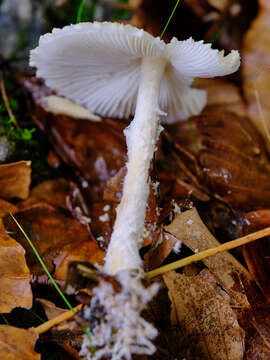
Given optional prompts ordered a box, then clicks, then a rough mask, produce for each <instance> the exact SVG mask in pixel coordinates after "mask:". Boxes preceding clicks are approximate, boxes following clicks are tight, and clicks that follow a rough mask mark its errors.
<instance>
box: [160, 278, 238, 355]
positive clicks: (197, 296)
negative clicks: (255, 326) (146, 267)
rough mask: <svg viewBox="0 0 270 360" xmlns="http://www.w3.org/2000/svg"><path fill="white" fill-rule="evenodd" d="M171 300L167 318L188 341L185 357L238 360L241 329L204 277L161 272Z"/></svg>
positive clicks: (234, 316) (234, 315)
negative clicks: (170, 309) (178, 328)
mask: <svg viewBox="0 0 270 360" xmlns="http://www.w3.org/2000/svg"><path fill="white" fill-rule="evenodd" d="M163 278H164V281H165V284H166V285H167V287H168V289H169V297H170V300H171V302H172V312H171V320H172V323H173V324H175V325H179V327H180V328H181V329H182V334H183V338H182V339H179V341H183V344H186V345H187V344H188V345H189V346H188V349H187V351H186V354H185V358H186V359H187V360H242V359H243V355H244V331H243V330H242V329H241V328H240V326H239V324H238V321H237V317H236V314H235V313H234V312H233V310H232V309H231V307H230V305H229V303H228V302H227V301H226V300H225V299H224V298H223V297H222V296H221V295H220V294H219V293H218V292H217V289H216V288H215V287H214V286H213V285H212V284H211V283H210V282H208V281H207V280H206V279H205V278H204V277H200V276H199V275H198V276H191V277H187V276H185V275H181V274H176V273H175V272H171V273H168V274H166V275H164V277H163Z"/></svg>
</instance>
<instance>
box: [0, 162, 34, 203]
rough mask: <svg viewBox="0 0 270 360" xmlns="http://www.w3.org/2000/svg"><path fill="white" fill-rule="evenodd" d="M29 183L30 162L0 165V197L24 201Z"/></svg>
mask: <svg viewBox="0 0 270 360" xmlns="http://www.w3.org/2000/svg"><path fill="white" fill-rule="evenodd" d="M30 182H31V161H19V162H15V163H10V164H3V165H0V197H2V198H4V199H11V198H19V199H26V198H27V197H28V194H29V187H30Z"/></svg>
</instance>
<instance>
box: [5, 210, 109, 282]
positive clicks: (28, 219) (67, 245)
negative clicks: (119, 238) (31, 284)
mask: <svg viewBox="0 0 270 360" xmlns="http://www.w3.org/2000/svg"><path fill="white" fill-rule="evenodd" d="M14 216H15V218H16V219H17V221H18V222H19V224H20V225H21V226H22V228H23V229H24V231H25V232H26V233H27V234H28V236H29V237H30V238H31V240H32V241H33V243H34V245H35V247H36V249H37V251H38V253H39V254H40V256H41V257H42V258H43V260H44V262H45V264H46V266H47V268H48V270H49V271H50V272H53V273H54V276H55V278H57V279H59V280H64V279H65V277H66V273H67V267H68V263H69V261H74V260H81V261H90V262H92V263H102V261H103V257H104V252H103V251H102V250H101V249H100V248H99V247H98V245H97V243H96V242H95V241H94V239H93V238H92V237H91V235H90V234H89V232H88V231H87V228H86V227H85V226H83V225H81V224H79V223H78V222H77V221H76V220H74V219H73V218H71V217H69V216H67V215H65V214H64V213H63V212H61V211H59V210H57V209H56V208H54V207H53V206H50V205H47V204H45V203H43V204H42V203H40V204H37V205H35V206H33V207H30V208H29V209H25V210H22V211H20V212H17V213H16V214H14ZM4 224H5V227H6V229H7V230H8V231H9V232H10V233H12V236H13V237H14V238H15V239H16V240H17V241H18V242H19V243H20V244H22V246H23V247H24V248H25V250H26V261H27V264H28V266H29V268H30V269H31V273H32V274H34V275H42V274H44V271H43V269H42V268H41V265H40V263H39V261H38V260H37V258H36V256H35V255H34V254H33V251H32V250H31V248H30V246H29V244H28V242H27V240H26V239H25V237H24V236H23V234H22V233H21V231H20V230H19V229H18V228H17V226H16V224H14V222H13V221H12V220H11V219H10V217H8V216H6V217H5V218H4Z"/></svg>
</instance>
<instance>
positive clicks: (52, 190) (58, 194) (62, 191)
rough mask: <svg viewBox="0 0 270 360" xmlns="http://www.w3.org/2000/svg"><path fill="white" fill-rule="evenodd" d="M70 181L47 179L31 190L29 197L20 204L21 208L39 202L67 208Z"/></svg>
mask: <svg viewBox="0 0 270 360" xmlns="http://www.w3.org/2000/svg"><path fill="white" fill-rule="evenodd" d="M71 192H72V190H71V186H70V183H69V182H68V181H67V180H66V179H63V178H60V179H53V180H47V181H44V182H43V183H41V184H39V185H37V186H36V187H35V188H34V189H32V190H31V191H30V194H29V197H28V198H27V199H26V200H24V201H21V202H20V203H19V204H18V207H19V208H20V209H22V208H27V207H30V206H31V205H34V204H36V203H39V202H43V201H44V202H46V203H48V204H51V205H53V206H56V207H60V208H63V209H66V208H67V206H66V199H67V197H68V196H69V195H70V194H71Z"/></svg>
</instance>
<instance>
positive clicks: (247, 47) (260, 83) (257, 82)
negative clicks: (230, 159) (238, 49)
mask: <svg viewBox="0 0 270 360" xmlns="http://www.w3.org/2000/svg"><path fill="white" fill-rule="evenodd" d="M258 3H259V11H258V14H257V17H256V18H255V20H254V21H253V22H252V24H251V27H250V29H249V30H248V31H247V33H246V34H245V36H244V43H243V50H242V59H243V62H242V63H243V66H242V70H243V89H244V93H245V96H246V99H247V102H248V112H249V116H250V117H251V119H252V120H253V121H254V123H255V124H256V125H257V127H258V128H259V129H260V130H261V132H262V134H263V135H264V136H265V138H266V139H267V145H268V146H269V139H270V137H269V131H270V122H269V115H270V107H269V91H270V70H269V65H270V31H269V30H270V25H269V24H270V22H269V20H270V7H269V1H268V0H259V1H258ZM262 34H263V36H262Z"/></svg>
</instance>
